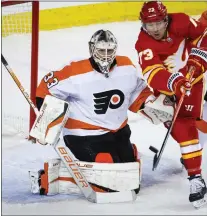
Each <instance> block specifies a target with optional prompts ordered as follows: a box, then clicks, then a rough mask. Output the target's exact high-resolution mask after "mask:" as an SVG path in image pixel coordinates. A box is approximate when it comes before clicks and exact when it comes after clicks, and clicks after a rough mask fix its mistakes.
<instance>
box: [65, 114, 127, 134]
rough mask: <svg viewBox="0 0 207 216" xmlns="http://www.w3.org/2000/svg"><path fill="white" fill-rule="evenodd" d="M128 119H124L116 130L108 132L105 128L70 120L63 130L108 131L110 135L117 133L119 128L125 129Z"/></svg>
mask: <svg viewBox="0 0 207 216" xmlns="http://www.w3.org/2000/svg"><path fill="white" fill-rule="evenodd" d="M127 122H128V119H126V120H125V121H124V122H123V123H122V124H121V126H120V127H119V128H118V129H116V130H109V129H107V128H103V127H99V126H96V125H92V124H88V123H86V122H82V121H80V120H76V119H71V118H69V119H68V121H67V122H66V124H65V128H67V129H69V130H70V129H84V130H105V131H109V132H112V133H115V132H117V131H118V130H120V129H121V128H123V127H125V126H126V125H127Z"/></svg>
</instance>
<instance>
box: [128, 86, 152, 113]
mask: <svg viewBox="0 0 207 216" xmlns="http://www.w3.org/2000/svg"><path fill="white" fill-rule="evenodd" d="M150 95H152V92H151V90H150V88H149V87H146V88H145V89H144V90H142V92H141V93H140V95H139V96H138V97H137V99H136V100H135V101H134V102H133V103H132V105H131V106H130V107H129V110H130V111H132V112H135V113H136V112H138V111H139V109H140V107H141V106H142V104H143V103H144V102H145V100H146V99H147V98H148V97H149V96H150Z"/></svg>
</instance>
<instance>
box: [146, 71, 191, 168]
mask: <svg viewBox="0 0 207 216" xmlns="http://www.w3.org/2000/svg"><path fill="white" fill-rule="evenodd" d="M194 71H195V68H194V67H190V69H189V71H188V73H189V74H190V78H189V81H190V82H191V80H192V78H193V74H194ZM185 94H186V91H185V90H184V92H183V93H182V96H181V98H180V100H179V102H178V105H177V107H176V110H175V113H174V116H173V119H172V122H171V125H170V127H169V129H168V131H167V133H166V135H165V138H164V141H163V143H162V146H161V149H160V151H158V149H157V148H155V147H154V146H150V147H149V149H150V150H151V151H152V152H154V153H155V155H154V158H153V167H152V170H153V171H154V170H155V169H156V168H157V166H158V164H159V161H160V159H161V156H162V153H163V151H164V149H165V145H166V143H167V140H168V138H169V135H170V133H171V131H172V128H173V125H174V123H175V120H176V118H177V115H178V113H179V111H180V108H181V106H182V103H183V100H184V97H185Z"/></svg>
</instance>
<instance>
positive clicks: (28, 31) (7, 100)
mask: <svg viewBox="0 0 207 216" xmlns="http://www.w3.org/2000/svg"><path fill="white" fill-rule="evenodd" d="M1 7H2V8H1V9H2V54H3V55H4V57H5V58H6V60H7V61H8V63H9V65H10V67H11V68H12V69H13V71H14V73H15V74H16V76H17V77H18V79H19V80H20V82H21V84H22V85H23V86H24V88H25V89H26V90H27V92H28V93H29V94H30V96H31V99H32V100H33V101H34V99H35V90H36V86H37V71H38V33H39V29H38V23H39V2H38V1H34V2H32V1H31V2H30V1H21V2H20V1H1ZM34 119H35V115H34V112H33V110H31V108H30V106H29V105H28V104H27V102H26V100H25V99H24V97H23V95H21V92H20V90H19V89H18V88H17V86H16V84H15V83H14V81H13V80H12V78H11V77H10V75H9V73H8V72H7V71H6V69H5V68H4V66H2V135H3V136H10V135H16V134H18V135H21V136H24V137H28V134H29V129H30V128H31V125H32V124H33V122H34Z"/></svg>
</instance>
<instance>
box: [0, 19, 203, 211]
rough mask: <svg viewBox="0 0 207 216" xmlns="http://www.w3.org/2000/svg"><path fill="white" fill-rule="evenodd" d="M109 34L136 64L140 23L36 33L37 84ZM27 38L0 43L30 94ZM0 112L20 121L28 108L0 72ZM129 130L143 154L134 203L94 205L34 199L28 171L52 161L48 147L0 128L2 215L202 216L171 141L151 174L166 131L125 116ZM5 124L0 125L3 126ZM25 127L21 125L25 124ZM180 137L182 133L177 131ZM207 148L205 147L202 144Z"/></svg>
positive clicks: (65, 198)
mask: <svg viewBox="0 0 207 216" xmlns="http://www.w3.org/2000/svg"><path fill="white" fill-rule="evenodd" d="M102 28H104V29H109V30H111V31H112V32H113V33H114V34H115V36H116V37H117V39H118V43H119V47H118V54H119V55H127V56H129V57H130V58H131V59H132V61H133V62H134V64H135V65H136V66H137V67H138V65H137V54H136V51H135V49H134V44H135V42H136V39H137V35H138V32H139V29H140V22H123V23H111V24H100V25H90V26H85V27H76V28H70V29H64V30H56V31H45V32H40V40H39V47H40V50H39V80H40V79H41V78H42V77H43V76H44V75H45V74H46V73H47V72H49V71H51V70H56V69H58V68H61V67H62V66H64V65H65V64H67V63H68V62H69V61H71V60H72V59H76V58H87V57H88V56H89V52H88V41H89V40H90V37H91V35H92V34H93V33H94V32H95V31H96V30H98V29H102ZM28 37H29V36H27V35H26V36H18V35H14V36H9V37H7V38H4V39H3V40H2V53H3V54H4V55H5V58H7V60H8V62H9V64H10V65H11V67H12V68H13V70H14V71H15V73H16V74H17V76H18V77H19V79H20V80H21V82H22V85H23V86H24V87H25V88H26V89H28V91H29V86H30V82H29V77H30V76H29V72H28V71H29V65H30V63H29V55H30V53H29V52H28V47H29V44H28V43H27V41H28ZM2 112H3V115H5V116H6V115H8V116H13V119H14V124H16V122H17V121H19V120H17V118H19V117H17V116H21V118H22V119H23V120H22V122H26V121H27V119H28V112H29V105H28V104H27V102H26V101H25V99H24V97H23V96H22V95H21V93H20V91H19V90H18V88H17V87H16V86H15V84H14V81H13V80H12V79H11V77H10V76H9V74H8V72H7V71H6V70H5V69H4V68H3V71H2ZM129 124H130V126H131V130H132V136H131V141H132V142H134V143H136V145H137V147H138V150H139V151H140V152H141V153H142V155H143V176H142V185H141V190H140V193H139V195H138V198H137V200H136V201H135V202H133V203H122V204H104V205H103V204H102V205H101V204H93V203H89V202H88V201H87V200H86V199H85V198H84V197H83V196H78V195H77V196H76V195H57V196H39V195H33V194H31V193H30V183H29V178H28V170H31V169H32V170H33V169H39V168H42V166H43V162H44V161H45V160H47V159H49V158H53V157H57V156H56V153H55V151H54V150H53V149H52V147H50V146H40V145H38V144H31V143H30V142H29V141H27V140H26V139H24V138H22V136H20V135H18V134H15V133H14V132H13V130H14V129H12V128H11V127H10V126H7V127H5V129H4V133H3V137H2V201H3V203H2V208H3V209H2V213H3V214H10V215H11V214H12V215H13V214H18V215H24V214H26V215H31V214H33V215H35V214H36V215H38V214H39V215H40V214H41V215H44V214H45V215H46V214H47V215H55V214H56V215H74V214H87V215H96V214H99V215H101V214H102V215H107V214H110V215H113V214H116V215H139V214H140V215H143V214H148V215H156V214H159V215H161V214H165V215H170V214H171V215H184V214H185V215H195V214H197V215H206V214H207V206H205V207H203V208H201V209H199V210H195V209H194V208H193V207H192V205H191V204H190V203H189V201H188V196H189V182H188V180H187V173H186V171H185V170H184V169H183V168H182V166H181V164H180V161H179V160H180V149H179V145H178V144H177V143H176V142H175V141H174V140H173V139H172V138H171V137H170V138H169V140H168V143H167V145H166V149H165V151H164V154H163V157H162V158H161V161H160V164H159V166H158V168H157V170H156V171H152V160H153V156H154V154H153V153H152V152H151V151H150V150H149V146H150V145H153V146H155V147H157V148H160V147H161V145H162V142H163V139H164V136H165V134H166V129H165V128H164V127H163V126H162V125H160V126H154V125H152V124H150V123H148V122H147V121H146V120H144V119H142V118H141V117H140V116H137V115H135V114H132V113H129ZM3 126H4V125H3ZM24 127H25V126H24ZM181 133H182V132H181ZM206 145H207V144H206ZM202 166H203V177H204V178H205V179H206V181H207V148H206V146H204V153H203V162H202Z"/></svg>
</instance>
